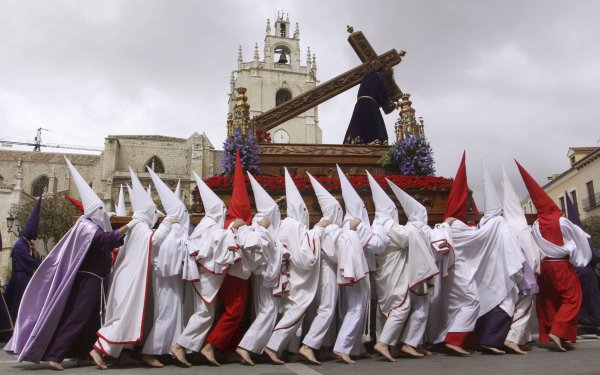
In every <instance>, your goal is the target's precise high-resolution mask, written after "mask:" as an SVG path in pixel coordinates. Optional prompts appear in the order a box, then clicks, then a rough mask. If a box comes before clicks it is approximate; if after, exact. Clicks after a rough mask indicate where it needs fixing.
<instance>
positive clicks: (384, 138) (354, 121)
mask: <svg viewBox="0 0 600 375" xmlns="http://www.w3.org/2000/svg"><path fill="white" fill-rule="evenodd" d="M379 107H383V110H384V112H385V113H386V114H387V113H390V112H392V111H393V110H394V109H395V104H394V103H393V102H391V101H390V97H389V94H388V90H387V88H386V86H385V83H384V80H383V75H382V74H381V73H380V72H373V73H370V74H369V75H367V76H366V77H365V79H364V80H363V81H362V83H361V84H360V87H359V88H358V99H357V101H356V105H355V106H354V112H352V118H351V119H350V124H349V125H348V130H346V135H345V136H344V144H365V145H366V144H387V143H388V135H387V130H386V129H385V122H384V121H383V117H382V116H381V111H380V110H379Z"/></svg>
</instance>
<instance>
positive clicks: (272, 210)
mask: <svg viewBox="0 0 600 375" xmlns="http://www.w3.org/2000/svg"><path fill="white" fill-rule="evenodd" d="M246 173H248V178H249V180H250V185H252V193H253V195H254V203H255V204H256V215H254V218H253V219H252V221H255V222H258V221H260V220H261V219H262V218H263V217H268V218H269V220H270V221H271V225H269V232H270V233H271V234H273V235H274V234H276V233H277V231H279V224H280V222H281V213H280V212H279V206H278V205H277V202H275V200H274V199H273V198H271V196H270V195H269V193H267V191H266V190H265V189H263V187H262V186H260V184H259V183H258V181H256V180H255V179H254V177H252V175H251V174H250V172H246Z"/></svg>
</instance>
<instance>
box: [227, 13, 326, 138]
mask: <svg viewBox="0 0 600 375" xmlns="http://www.w3.org/2000/svg"><path fill="white" fill-rule="evenodd" d="M305 64H306V65H301V49H300V26H299V25H298V23H296V24H295V25H294V26H292V24H291V23H290V19H289V15H288V14H284V13H283V12H277V17H276V19H275V22H274V23H273V27H271V21H270V20H269V19H267V26H266V29H265V39H264V48H263V59H262V60H261V59H260V55H259V49H258V43H255V44H254V53H253V58H252V60H251V61H247V62H246V61H244V57H243V52H242V47H241V46H239V47H238V56H237V69H236V70H234V71H233V72H232V74H231V79H230V81H229V86H230V89H229V90H230V91H229V110H228V112H229V113H232V112H233V109H234V106H235V103H236V92H237V91H236V89H238V88H241V87H243V88H246V96H247V97H248V101H247V103H248V105H249V109H250V114H249V115H250V118H252V117H254V116H256V115H259V114H261V113H263V112H265V111H267V110H269V109H271V108H273V107H275V106H277V105H279V104H281V103H283V102H285V101H287V100H290V99H291V98H293V97H295V96H297V95H300V94H303V93H304V92H306V91H308V90H310V89H312V88H314V87H315V86H316V85H317V83H318V82H319V81H318V80H317V63H316V57H315V55H314V54H313V55H311V52H310V48H307V50H306V60H305ZM318 118H319V117H318V108H317V107H315V108H312V109H310V110H308V111H306V112H305V113H302V114H300V115H298V116H296V117H294V118H293V119H291V120H289V121H287V122H285V123H283V124H281V125H279V126H277V127H276V128H274V129H272V130H271V131H270V133H271V139H272V141H273V142H274V143H317V144H318V143H321V128H320V127H319V120H318Z"/></svg>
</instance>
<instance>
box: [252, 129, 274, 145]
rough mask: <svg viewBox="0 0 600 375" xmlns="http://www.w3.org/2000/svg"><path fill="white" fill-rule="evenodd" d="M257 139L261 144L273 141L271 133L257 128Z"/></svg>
mask: <svg viewBox="0 0 600 375" xmlns="http://www.w3.org/2000/svg"><path fill="white" fill-rule="evenodd" d="M255 135H256V141H257V142H258V143H259V144H264V143H271V133H269V132H267V131H264V130H262V129H256V133H255Z"/></svg>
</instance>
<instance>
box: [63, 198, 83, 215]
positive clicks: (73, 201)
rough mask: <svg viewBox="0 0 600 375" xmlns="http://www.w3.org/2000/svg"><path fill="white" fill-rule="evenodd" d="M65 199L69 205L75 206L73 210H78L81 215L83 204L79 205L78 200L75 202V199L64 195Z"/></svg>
mask: <svg viewBox="0 0 600 375" xmlns="http://www.w3.org/2000/svg"><path fill="white" fill-rule="evenodd" d="M65 198H67V200H68V201H69V202H71V203H73V206H75V208H77V209H78V210H79V212H81V213H82V214H83V203H81V201H80V200H77V199H75V198H72V197H70V196H68V195H65Z"/></svg>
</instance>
